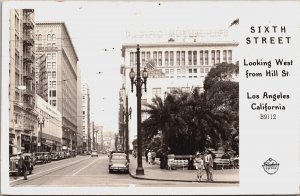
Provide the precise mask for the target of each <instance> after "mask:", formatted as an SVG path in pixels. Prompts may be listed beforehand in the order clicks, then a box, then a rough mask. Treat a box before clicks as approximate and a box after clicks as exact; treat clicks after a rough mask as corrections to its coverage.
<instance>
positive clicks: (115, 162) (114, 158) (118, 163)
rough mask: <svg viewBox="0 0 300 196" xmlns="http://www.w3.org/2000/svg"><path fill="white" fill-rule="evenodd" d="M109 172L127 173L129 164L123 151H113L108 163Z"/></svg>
mask: <svg viewBox="0 0 300 196" xmlns="http://www.w3.org/2000/svg"><path fill="white" fill-rule="evenodd" d="M108 170H109V173H112V172H125V173H129V164H128V162H127V159H126V154H125V153H113V154H112V155H111V158H110V160H109V164H108Z"/></svg>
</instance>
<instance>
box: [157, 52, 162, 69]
mask: <svg viewBox="0 0 300 196" xmlns="http://www.w3.org/2000/svg"><path fill="white" fill-rule="evenodd" d="M158 65H159V66H162V51H159V52H158Z"/></svg>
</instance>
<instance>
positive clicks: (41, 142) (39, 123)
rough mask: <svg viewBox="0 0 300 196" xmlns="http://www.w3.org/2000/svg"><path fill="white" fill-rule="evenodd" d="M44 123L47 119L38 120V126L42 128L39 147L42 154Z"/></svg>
mask: <svg viewBox="0 0 300 196" xmlns="http://www.w3.org/2000/svg"><path fill="white" fill-rule="evenodd" d="M44 122H45V119H44V118H38V126H39V127H40V133H41V135H40V142H39V143H40V146H39V152H42V150H43V149H42V147H43V127H44Z"/></svg>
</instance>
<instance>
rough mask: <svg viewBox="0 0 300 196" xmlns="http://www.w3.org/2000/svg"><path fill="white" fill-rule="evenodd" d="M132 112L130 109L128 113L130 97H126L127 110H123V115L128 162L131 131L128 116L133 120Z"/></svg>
mask: <svg viewBox="0 0 300 196" xmlns="http://www.w3.org/2000/svg"><path fill="white" fill-rule="evenodd" d="M124 111H125V112H124ZM131 112H132V109H131V107H130V108H129V111H128V95H126V109H123V115H124V116H125V140H126V144H125V153H126V156H127V161H128V162H129V130H128V121H129V119H128V116H129V117H130V119H131Z"/></svg>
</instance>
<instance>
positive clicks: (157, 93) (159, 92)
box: [152, 88, 161, 97]
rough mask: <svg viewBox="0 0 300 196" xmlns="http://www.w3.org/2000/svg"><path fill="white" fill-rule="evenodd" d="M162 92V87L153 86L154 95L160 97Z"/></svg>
mask: <svg viewBox="0 0 300 196" xmlns="http://www.w3.org/2000/svg"><path fill="white" fill-rule="evenodd" d="M160 94H161V88H152V95H153V97H154V96H158V97H160Z"/></svg>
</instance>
